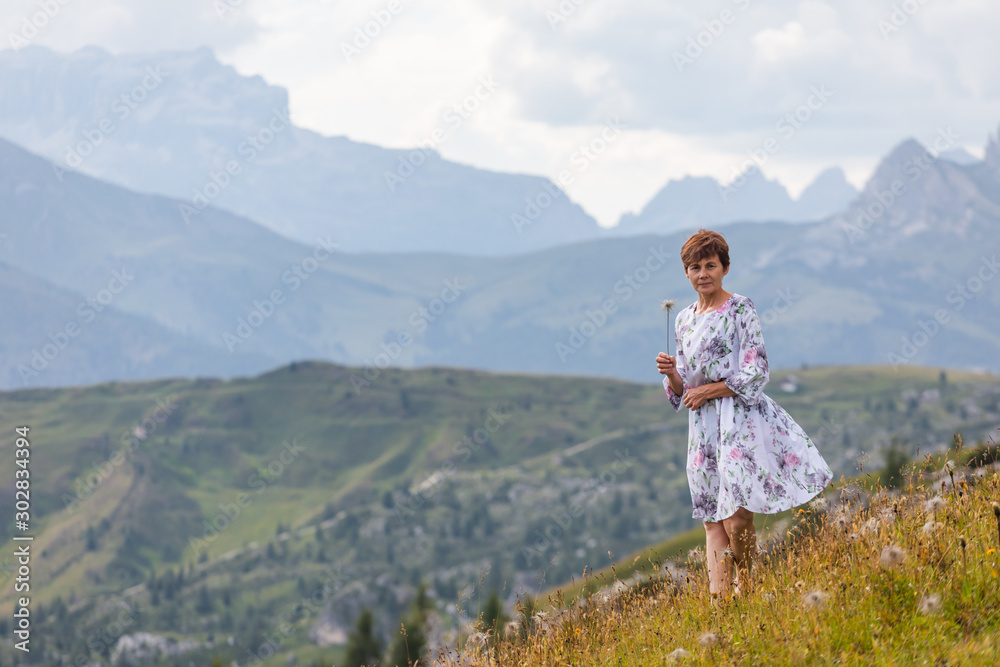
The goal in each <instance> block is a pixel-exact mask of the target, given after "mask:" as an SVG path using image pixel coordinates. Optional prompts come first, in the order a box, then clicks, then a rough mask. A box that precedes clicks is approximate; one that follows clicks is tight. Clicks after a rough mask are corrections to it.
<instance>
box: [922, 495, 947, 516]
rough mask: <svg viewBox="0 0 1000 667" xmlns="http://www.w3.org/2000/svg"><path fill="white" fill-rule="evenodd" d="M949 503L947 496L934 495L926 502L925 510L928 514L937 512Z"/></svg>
mask: <svg viewBox="0 0 1000 667" xmlns="http://www.w3.org/2000/svg"><path fill="white" fill-rule="evenodd" d="M947 504H948V499H947V498H942V497H941V496H934V497H933V498H930V499H929V500H927V502H925V503H924V512H926V513H927V514H937V513H938V512H940V511H941V510H943V509H944V508H945V505H947Z"/></svg>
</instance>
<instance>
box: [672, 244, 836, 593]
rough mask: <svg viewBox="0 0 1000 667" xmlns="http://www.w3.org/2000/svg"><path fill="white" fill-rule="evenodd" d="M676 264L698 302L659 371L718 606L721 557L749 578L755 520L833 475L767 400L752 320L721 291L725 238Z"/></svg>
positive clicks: (739, 301) (750, 312) (739, 299)
mask: <svg viewBox="0 0 1000 667" xmlns="http://www.w3.org/2000/svg"><path fill="white" fill-rule="evenodd" d="M681 261H682V262H683V263H684V273H685V275H686V276H687V277H688V279H689V280H690V281H691V286H692V287H693V288H694V290H695V292H697V293H698V301H697V302H696V303H692V304H691V305H689V306H688V307H686V308H684V309H683V310H681V311H680V312H679V313H678V314H677V319H676V324H675V327H674V330H675V332H676V341H677V354H676V356H669V355H667V354H664V353H663V352H661V353H660V354H659V355H658V356H657V357H656V365H657V368H658V370H659V371H660V373H661V374H663V375H665V376H666V377H664V378H663V386H664V389H666V392H667V397H668V398H669V399H670V403H671V404H672V405H673V406H674V410H676V411H680V409H681V403H683V404H684V405H685V406H687V407H688V409H689V410H690V413H689V416H688V429H689V435H688V456H687V477H688V484H689V485H690V487H691V500H692V502H693V504H694V513H693V516H694V518H696V519H701V520H702V522H703V523H704V525H705V545H706V551H707V555H708V577H709V590H710V591H711V593H712V595H713V598H714V597H716V596H718V595H720V594H721V595H728V593H729V586H730V583H731V582H732V574H731V573H730V572H729V571H728V565H727V564H726V563H725V562H724V560H723V552H725V551H726V550H727V549H729V550H730V552H731V553H732V558H733V561H734V562H735V564H736V565H737V568H738V570H740V571H742V572H743V573H749V571H750V565H751V562H752V559H753V556H754V555H755V553H756V551H757V531H756V528H755V526H754V517H753V513H754V512H761V513H764V514H774V513H776V512H780V511H782V510H787V509H789V508H791V507H794V506H795V505H800V504H802V503H805V502H807V501H808V500H810V499H811V498H813V497H815V496H816V495H818V494H819V493H820V492H822V491H823V489H824V488H825V487H826V485H827V484H828V483H829V482H830V480H831V479H833V473H832V472H831V470H830V467H829V466H828V465H827V463H826V461H825V460H823V457H822V456H821V455H820V453H819V451H818V450H817V449H816V446H815V445H814V444H813V442H812V440H810V439H809V436H807V435H806V434H805V432H804V431H803V430H802V428H801V427H799V425H798V424H796V423H795V421H794V420H793V419H792V418H791V416H789V414H788V413H787V412H785V410H784V409H783V408H782V407H781V406H780V405H778V404H777V403H775V402H774V401H773V400H771V399H770V398H769V397H768V396H766V395H765V394H764V393H763V390H764V385H765V384H767V381H768V378H769V375H768V365H767V351H766V350H765V349H764V337H763V334H762V333H761V329H760V320H759V319H758V317H757V311H756V310H755V309H754V305H753V302H752V301H751V300H750V299H749V298H748V297H745V296H741V295H739V294H735V293H733V292H727V291H725V290H724V289H722V278H723V276H725V275H726V274H727V273H729V245H728V244H727V243H726V241H725V239H724V238H723V237H722V235H721V234H719V233H717V232H712V231H708V230H705V229H700V230H698V232H697V233H695V234H693V235H692V236H691V237H690V238H689V239H688V240H687V241H686V242H685V243H684V246H683V247H682V248H681ZM738 581H739V579H737V582H738ZM737 592H739V589H738V588H737Z"/></svg>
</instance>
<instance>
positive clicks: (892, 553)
mask: <svg viewBox="0 0 1000 667" xmlns="http://www.w3.org/2000/svg"><path fill="white" fill-rule="evenodd" d="M904 560H906V552H905V551H904V550H903V549H902V547H898V546H896V545H895V544H890V545H888V546H886V547H885V548H884V549H882V555H881V556H879V559H878V561H879V565H881V566H882V567H883V568H884V569H886V570H891V569H893V568H896V567H898V566H899V565H901V564H902V563H903V561H904Z"/></svg>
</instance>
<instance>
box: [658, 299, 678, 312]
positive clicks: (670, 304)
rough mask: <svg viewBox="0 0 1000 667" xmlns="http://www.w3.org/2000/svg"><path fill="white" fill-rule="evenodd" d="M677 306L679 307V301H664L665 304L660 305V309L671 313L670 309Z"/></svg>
mask: <svg viewBox="0 0 1000 667" xmlns="http://www.w3.org/2000/svg"><path fill="white" fill-rule="evenodd" d="M676 305H677V299H664V300H663V303H661V304H660V307H661V308H663V310H666V311H668V312H669V311H670V309H671V308H673V307H674V306H676Z"/></svg>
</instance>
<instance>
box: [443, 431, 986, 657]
mask: <svg viewBox="0 0 1000 667" xmlns="http://www.w3.org/2000/svg"><path fill="white" fill-rule="evenodd" d="M996 455H997V449H996V443H995V442H994V443H993V448H992V454H991V456H990V460H996ZM958 458H959V461H961V460H963V459H967V458H968V457H962V456H961V454H959V456H958ZM942 463H943V459H942V458H940V457H939V458H937V459H931V458H928V460H927V461H926V462H921V463H920V464H919V465H916V466H912V467H909V468H908V470H909V472H911V473H913V476H911V477H910V481H911V483H909V484H906V485H904V488H903V490H902V491H900V490H897V489H884V488H881V487H880V486H879V485H877V484H875V485H869V488H867V489H865V488H864V485H863V484H859V483H858V480H851V481H850V482H844V481H843V480H842V481H841V483H839V484H836V485H834V486H835V487H836V488H835V489H834V490H833V491H832V492H831V493H830V494H828V495H827V496H826V497H825V498H824V499H823V500H822V501H820V502H818V503H814V504H812V505H811V506H810V508H809V509H806V510H802V511H801V512H797V513H796V517H797V518H796V521H795V523H794V525H793V526H792V527H791V528H790V529H788V530H786V531H782V532H781V534H780V535H777V536H776V537H777V539H775V540H772V541H771V542H770V543H769V544H768V545H767V548H766V549H764V550H763V552H762V553H761V554H760V556H759V557H758V562H757V566H756V567H755V571H754V575H753V577H752V581H751V583H749V584H748V583H744V584H743V586H742V587H743V589H744V590H743V592H742V593H741V594H740V595H739V596H735V597H730V598H727V599H723V600H721V601H719V602H717V603H716V604H713V603H712V602H711V601H710V599H709V598H710V596H709V594H708V591H707V577H706V575H705V573H704V570H703V568H702V556H696V555H693V556H692V557H691V558H683V557H682V558H680V559H678V562H679V564H680V565H681V569H680V570H667V568H666V567H655V566H654V567H649V568H648V572H647V573H648V574H649V575H651V576H648V577H646V578H645V580H644V581H643V583H642V584H641V585H637V586H633V587H631V588H625V589H622V588H618V589H611V590H609V591H606V592H604V593H602V594H599V595H593V596H589V597H586V598H585V599H582V600H578V601H577V603H576V604H573V605H571V606H570V607H569V608H567V609H564V610H559V609H558V608H555V609H552V608H550V609H549V610H548V611H547V612H543V613H535V614H533V615H523V616H522V618H521V619H520V621H519V622H516V623H517V624H516V625H515V626H512V627H511V628H509V636H508V637H507V638H505V639H504V640H500V641H498V640H497V639H496V637H493V636H491V637H489V638H484V637H482V636H481V635H475V636H472V637H471V638H470V641H467V642H466V645H465V651H466V655H467V656H470V657H472V660H468V661H466V662H465V663H463V664H475V665H487V664H490V665H492V664H531V665H556V664H559V665H563V664H573V665H628V666H632V665H663V664H678V663H679V664H691V665H719V664H727V665H729V664H732V665H750V664H752V665H813V664H816V665H820V664H822V665H829V664H833V665H911V664H913V665H916V664H941V665H944V664H948V665H996V664H998V661H1000V594H998V589H1000V580H998V577H1000V504H998V501H1000V473H998V472H997V467H996V466H995V465H994V464H990V465H988V466H981V467H975V468H972V469H969V470H965V469H963V467H962V466H961V465H960V464H959V465H958V466H956V467H955V469H954V472H953V473H952V474H954V475H955V477H952V474H949V472H948V471H947V469H942ZM950 463H951V465H954V464H955V461H951V462H950ZM952 479H955V480H956V481H957V483H956V484H955V485H954V486H953V485H952V483H951V480H952ZM862 481H863V480H862ZM869 481H870V480H869ZM872 487H874V488H872ZM653 562H654V563H658V562H659V561H653ZM487 655H492V657H493V659H494V660H495V661H496V662H493V661H489V660H488V659H487V657H486V656H487ZM439 657H442V658H443V657H444V656H443V654H442V655H441V656H439ZM442 662H445V663H448V664H450V661H448V660H442Z"/></svg>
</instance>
